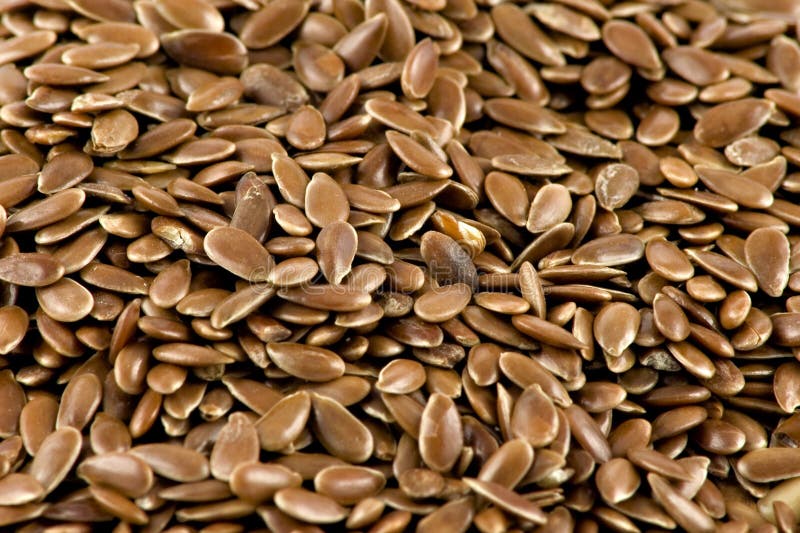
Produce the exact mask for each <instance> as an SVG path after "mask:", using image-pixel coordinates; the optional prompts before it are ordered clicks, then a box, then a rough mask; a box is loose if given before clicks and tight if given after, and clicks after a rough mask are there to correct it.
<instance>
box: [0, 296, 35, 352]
mask: <svg viewBox="0 0 800 533" xmlns="http://www.w3.org/2000/svg"><path fill="white" fill-rule="evenodd" d="M27 331H28V313H26V312H25V311H24V310H23V309H22V308H20V307H17V306H16V305H6V306H3V307H0V354H3V355H4V354H7V353H9V352H10V351H11V350H13V349H14V348H16V347H17V346H18V345H19V343H20V342H22V339H23V338H24V337H25V334H26V333H27Z"/></svg>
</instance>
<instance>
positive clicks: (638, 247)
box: [572, 233, 644, 266]
mask: <svg viewBox="0 0 800 533" xmlns="http://www.w3.org/2000/svg"><path fill="white" fill-rule="evenodd" d="M643 255H644V243H643V242H642V240H641V239H639V238H638V237H636V236H635V235H629V234H627V233H622V234H619V235H609V236H606V237H599V238H597V239H594V240H592V241H589V242H588V243H586V244H584V245H583V246H581V247H580V248H578V249H577V250H575V252H574V253H573V254H572V262H573V263H575V264H576V265H598V266H617V265H624V264H627V263H632V262H634V261H636V260H638V259H640V258H641V257H642V256H643Z"/></svg>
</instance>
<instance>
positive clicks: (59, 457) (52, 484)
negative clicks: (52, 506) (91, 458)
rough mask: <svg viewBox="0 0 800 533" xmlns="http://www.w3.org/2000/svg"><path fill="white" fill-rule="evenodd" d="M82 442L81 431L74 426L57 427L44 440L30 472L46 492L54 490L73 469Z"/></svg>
mask: <svg viewBox="0 0 800 533" xmlns="http://www.w3.org/2000/svg"><path fill="white" fill-rule="evenodd" d="M81 442H82V439H81V433H80V431H78V430H77V429H75V428H73V427H63V428H61V429H57V430H55V431H54V432H53V433H51V434H50V435H48V436H47V437H46V438H45V439H44V441H42V445H41V446H40V447H39V451H38V453H37V454H36V457H34V458H33V461H32V462H31V465H30V470H29V471H28V473H29V474H30V475H31V476H33V477H34V478H35V479H36V481H38V482H39V483H41V485H42V487H43V488H44V493H45V494H49V493H50V492H52V491H53V489H55V488H56V487H57V486H58V485H59V484H61V482H62V481H63V480H64V478H66V477H67V474H68V473H69V471H70V470H72V465H74V464H75V461H76V460H77V459H78V454H80V451H81Z"/></svg>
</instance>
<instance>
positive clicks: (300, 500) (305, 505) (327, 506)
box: [275, 488, 348, 524]
mask: <svg viewBox="0 0 800 533" xmlns="http://www.w3.org/2000/svg"><path fill="white" fill-rule="evenodd" d="M275 505H277V506H278V508H279V509H280V510H281V511H283V512H284V513H286V514H287V515H289V516H292V517H294V518H297V519H298V520H302V521H304V522H308V523H311V524H333V523H336V522H339V521H341V520H344V519H345V518H346V517H347V513H348V510H347V508H345V507H342V506H341V505H339V504H338V503H336V501H335V500H333V499H332V498H329V497H328V496H324V495H322V494H317V493H315V492H311V491H309V490H306V489H301V488H285V489H281V490H279V491H278V492H277V493H275Z"/></svg>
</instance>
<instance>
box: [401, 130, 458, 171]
mask: <svg viewBox="0 0 800 533" xmlns="http://www.w3.org/2000/svg"><path fill="white" fill-rule="evenodd" d="M386 140H387V141H388V142H389V146H391V147H392V150H393V151H394V153H395V154H396V155H397V157H399V158H400V159H401V160H402V161H403V162H404V163H405V164H406V165H408V166H409V167H411V168H412V169H413V170H414V171H416V172H419V173H420V174H422V175H424V176H430V177H432V178H437V179H446V178H449V177H450V176H452V175H453V169H452V168H450V166H449V165H447V164H446V163H444V162H443V161H442V160H440V159H438V158H437V157H436V155H435V154H434V153H433V152H431V151H430V150H428V149H427V148H425V147H424V146H423V145H422V144H420V143H419V142H417V141H415V140H414V139H412V138H411V137H409V136H407V135H403V134H402V133H399V132H396V131H387V132H386Z"/></svg>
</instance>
